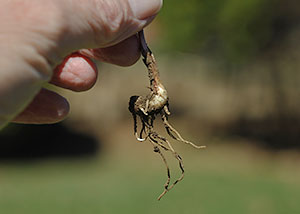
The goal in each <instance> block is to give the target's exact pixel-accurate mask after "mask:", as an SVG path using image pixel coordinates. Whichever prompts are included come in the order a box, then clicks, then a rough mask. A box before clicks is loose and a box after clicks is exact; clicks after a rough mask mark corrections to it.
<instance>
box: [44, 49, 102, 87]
mask: <svg viewBox="0 0 300 214" xmlns="http://www.w3.org/2000/svg"><path fill="white" fill-rule="evenodd" d="M97 76H98V69H97V66H96V64H95V63H94V62H93V61H92V60H91V59H90V58H88V57H87V56H84V55H82V54H80V53H78V52H75V53H72V54H71V55H69V56H67V57H66V58H65V59H64V60H63V62H62V63H61V64H60V65H59V66H57V67H56V68H55V70H54V73H53V77H52V79H51V81H50V82H51V83H52V84H54V85H57V86H59V87H62V88H66V89H70V90H73V91H86V90H88V89H90V88H91V87H93V85H94V84H95V82H96V80H97Z"/></svg>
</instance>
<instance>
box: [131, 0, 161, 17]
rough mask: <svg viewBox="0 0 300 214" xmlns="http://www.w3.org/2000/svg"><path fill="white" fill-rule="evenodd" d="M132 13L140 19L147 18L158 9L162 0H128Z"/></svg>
mask: <svg viewBox="0 0 300 214" xmlns="http://www.w3.org/2000/svg"><path fill="white" fill-rule="evenodd" d="M128 2H129V4H130V7H131V9H132V12H133V15H134V16H135V17H136V18H138V19H141V20H144V19H147V18H149V17H151V16H153V15H155V14H156V13H158V11H159V10H160V8H161V7H162V4H163V0H128Z"/></svg>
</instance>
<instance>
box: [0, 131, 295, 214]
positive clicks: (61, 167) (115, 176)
mask: <svg viewBox="0 0 300 214" xmlns="http://www.w3.org/2000/svg"><path fill="white" fill-rule="evenodd" d="M127 131H128V130H127V129H124V130H123V131H122V130H121V131H120V132H118V134H117V135H115V136H114V138H111V140H112V142H108V143H111V147H109V148H107V149H106V151H105V155H104V156H101V158H100V157H96V158H90V159H48V160H47V159H45V160H40V161H35V162H30V161H28V162H11V163H6V164H4V163H2V164H1V165H0V213H9V214H19V213H22V214H35V213H43V214H48V213H49V214H50V213H51V214H52V213H56V214H71V213H72V214H77V213H78V214H79V213H87V214H92V213H108V214H109V213H149V214H150V213H175V214H176V213H178V214H179V213H205V214H219V213H243V214H248V213H249V214H250V213H253V214H254V213H264V214H280V213H284V214H285V213H299V212H300V205H299V203H298V198H299V197H300V179H299V178H300V173H299V172H298V166H299V164H300V159H299V156H298V155H297V154H294V153H278V154H277V155H274V154H268V153H264V152H261V151H260V150H256V149H254V148H251V147H245V146H239V147H236V146H234V147H232V146H230V145H219V146H216V145H210V146H209V147H208V149H206V150H201V151H195V150H193V149H191V148H189V147H186V146H183V145H182V146H179V145H177V149H178V150H179V151H180V152H179V153H181V154H182V156H183V159H184V161H185V168H186V177H185V179H184V180H183V181H182V182H181V183H179V184H178V185H177V186H176V187H175V188H174V189H173V190H172V191H170V192H169V193H168V194H167V195H166V196H165V197H164V198H163V199H162V200H161V201H160V202H158V201H156V198H157V196H158V195H159V194H160V193H161V191H162V189H163V183H164V182H165V169H164V166H163V165H162V163H161V160H160V158H159V157H158V156H157V155H156V154H154V153H153V152H152V147H151V146H150V145H149V144H148V143H136V142H135V140H134V138H133V137H129V136H128V134H126V132H127ZM124 136H125V137H124ZM117 139H118V141H115V140H117ZM122 139H123V140H122ZM124 139H125V140H124ZM126 139H127V140H126ZM222 141H223V140H222ZM208 145H209V143H208ZM184 148H185V149H184ZM168 159H169V160H170V162H171V168H172V171H171V172H172V173H173V172H175V175H173V176H178V172H176V171H177V170H178V168H177V167H178V166H177V164H176V162H175V161H172V157H171V156H168ZM173 178H174V177H173Z"/></svg>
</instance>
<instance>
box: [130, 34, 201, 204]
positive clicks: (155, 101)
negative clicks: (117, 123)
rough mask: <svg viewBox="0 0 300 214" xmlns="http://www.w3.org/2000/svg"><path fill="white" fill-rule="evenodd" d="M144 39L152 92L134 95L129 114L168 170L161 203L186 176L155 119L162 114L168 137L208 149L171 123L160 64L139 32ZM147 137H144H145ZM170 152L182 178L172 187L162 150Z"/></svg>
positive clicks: (180, 160) (141, 137)
mask: <svg viewBox="0 0 300 214" xmlns="http://www.w3.org/2000/svg"><path fill="white" fill-rule="evenodd" d="M138 36H139V39H140V46H141V54H142V56H143V61H144V64H145V65H146V67H147V69H148V77H149V79H150V87H149V88H150V93H149V94H148V95H147V96H132V97H130V101H129V111H130V112H131V113H132V116H133V120H134V134H135V136H136V138H137V140H138V141H145V140H146V139H148V140H149V141H150V143H151V144H152V145H153V147H154V152H156V153H158V154H159V155H160V156H161V158H162V160H163V162H164V164H165V166H166V169H167V181H166V183H165V185H164V191H163V192H162V193H161V195H160V196H159V197H158V200H160V199H161V198H162V197H163V196H164V195H165V194H166V193H167V192H168V191H169V190H171V189H172V188H173V187H174V186H175V185H176V184H177V183H178V182H179V181H181V180H182V179H183V177H184V167H183V161H182V158H181V157H180V155H179V154H178V153H177V152H176V151H175V150H174V148H173V147H172V145H171V143H170V142H169V140H168V139H167V138H165V137H163V136H161V135H159V134H158V133H157V132H156V131H155V130H154V127H153V123H154V120H155V117H156V116H157V115H160V117H161V119H162V121H163V124H164V127H165V129H166V131H167V133H168V135H169V136H170V137H171V138H173V139H175V140H177V141H179V142H183V143H186V144H189V145H191V146H193V147H195V148H197V149H202V148H205V146H196V145H195V144H193V143H192V142H190V141H187V140H185V139H183V138H182V137H181V135H180V134H179V132H178V131H176V129H175V128H173V127H172V126H171V125H170V123H169V122H168V116H169V115H170V111H169V108H168V106H169V102H168V101H169V98H168V95H167V91H166V89H165V87H164V86H163V84H162V83H161V81H160V78H159V72H158V68H157V65H156V61H155V58H154V55H153V53H152V52H151V50H150V49H149V47H148V45H147V43H146V41H145V37H144V32H143V31H140V32H139V33H138ZM137 116H139V118H140V120H141V123H142V126H141V130H140V132H139V134H138V132H137ZM143 136H144V137H143ZM161 149H163V150H164V151H169V152H171V153H172V154H173V156H174V157H175V158H176V159H177V160H178V162H179V167H180V170H181V175H180V177H179V178H178V179H177V180H175V181H174V183H172V184H171V185H170V180H171V175H170V169H169V166H168V163H167V160H166V158H165V156H164V155H163V153H162V150H161Z"/></svg>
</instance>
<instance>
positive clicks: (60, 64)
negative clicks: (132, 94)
mask: <svg viewBox="0 0 300 214" xmlns="http://www.w3.org/2000/svg"><path fill="white" fill-rule="evenodd" d="M161 6H162V1H161V0H2V1H1V7H0V27H1V28H0V128H1V127H3V126H5V124H7V123H8V122H10V121H14V122H18V123H33V124H44V123H55V122H58V121H61V120H63V119H64V118H65V117H66V116H67V114H68V112H69V104H68V102H67V100H66V99H65V98H63V97H62V96H60V95H58V94H57V93H55V92H52V91H49V90H47V89H43V86H44V85H45V84H46V83H48V82H50V83H51V84H54V85H56V86H59V87H62V88H67V89H70V90H73V91H78V92H79V91H85V90H88V89H90V88H91V87H92V86H93V85H94V84H95V82H96V79H97V75H98V71H97V67H96V65H95V64H94V62H93V60H100V61H103V62H108V63H112V64H116V65H120V66H130V65H132V64H134V63H135V62H136V61H137V60H138V59H139V57H140V53H139V43H138V40H137V37H136V32H138V31H140V30H141V29H143V28H144V27H145V26H147V25H148V24H149V23H150V22H151V21H152V20H153V18H154V17H155V15H156V14H157V13H158V11H159V10H160V8H161ZM92 59H93V60H92Z"/></svg>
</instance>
